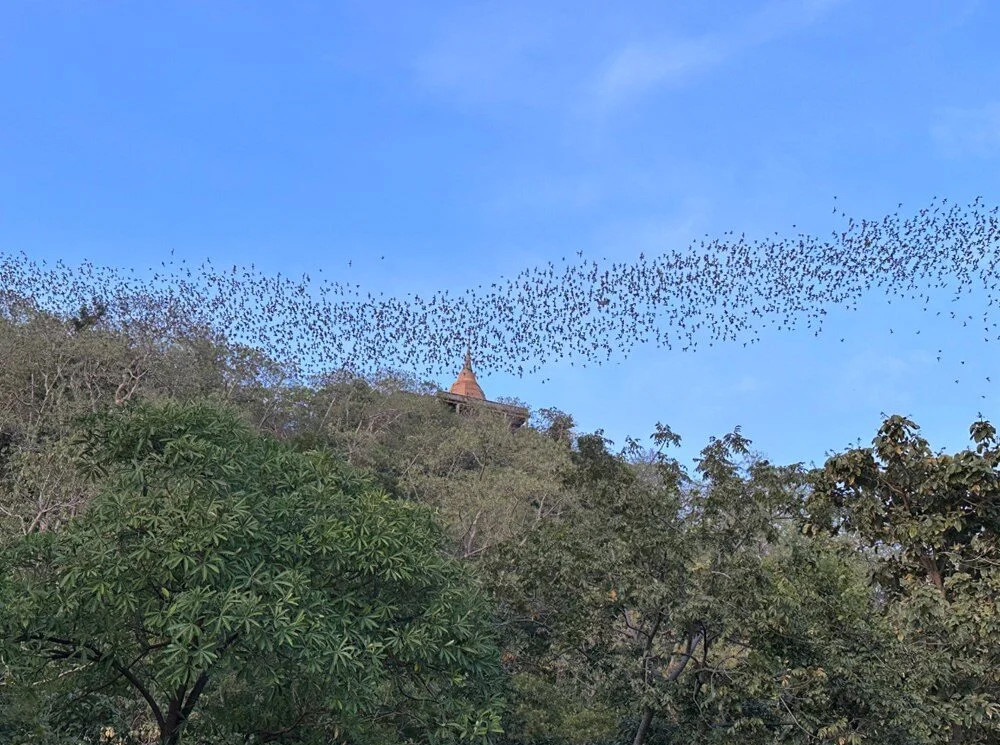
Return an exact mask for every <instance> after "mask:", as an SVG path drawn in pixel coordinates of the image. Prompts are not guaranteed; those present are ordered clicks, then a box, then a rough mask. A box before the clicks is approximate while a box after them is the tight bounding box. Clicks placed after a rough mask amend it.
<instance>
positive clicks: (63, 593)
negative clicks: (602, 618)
mask: <svg viewBox="0 0 1000 745" xmlns="http://www.w3.org/2000/svg"><path fill="white" fill-rule="evenodd" d="M83 444H84V448H83V456H82V462H83V463H84V464H85V467H86V469H87V471H88V473H89V475H90V476H91V477H93V478H95V479H97V480H98V481H99V483H100V484H101V486H100V493H99V495H98V496H97V497H96V498H95V499H94V501H93V502H92V503H91V505H90V507H89V508H88V509H87V510H86V512H85V513H84V514H83V515H81V516H79V517H77V518H75V519H74V520H72V521H71V522H69V523H68V524H67V525H65V526H64V527H63V528H62V529H61V530H59V531H57V532H51V531H49V532H44V533H40V534H31V535H28V536H26V537H24V538H22V539H20V540H19V541H17V542H16V543H14V544H13V545H12V546H11V547H10V549H9V550H8V551H7V552H6V553H5V555H4V563H5V567H4V581H3V585H2V591H0V603H2V606H0V607H2V622H3V631H4V638H5V641H6V643H5V645H4V648H3V661H4V664H5V665H6V666H7V668H8V673H7V675H9V676H10V678H9V680H8V681H6V683H5V685H6V686H11V685H13V684H14V683H15V682H16V683H17V684H20V685H29V686H30V687H31V688H29V690H30V689H32V688H39V687H40V690H43V691H44V690H50V691H51V693H52V696H53V697H59V696H60V695H61V694H60V691H62V690H63V689H64V688H65V685H66V683H68V682H72V690H73V693H72V696H70V698H69V700H68V701H67V706H68V708H69V710H70V711H79V710H81V709H83V708H85V707H90V706H92V705H93V696H95V695H100V696H108V695H111V696H116V697H118V698H119V699H120V700H121V702H122V708H124V709H134V708H135V705H136V704H139V705H140V706H142V708H144V710H145V713H146V717H145V724H146V725H152V726H154V727H155V729H156V730H157V731H158V733H159V735H158V736H159V741H160V742H163V743H174V742H177V741H178V740H179V738H180V734H181V732H182V731H183V732H186V733H189V734H190V738H188V736H187V735H185V737H186V739H192V740H193V741H205V738H206V737H207V736H208V735H209V734H211V735H213V736H217V737H218V738H221V739H220V740H219V741H231V738H232V736H234V735H237V734H239V735H243V736H245V737H249V738H250V740H249V741H250V742H254V741H267V740H268V739H269V738H271V737H272V736H275V737H277V735H278V734H279V733H285V735H287V737H295V738H297V741H308V742H332V741H335V740H337V738H341V739H344V740H346V741H350V742H390V741H391V742H408V741H414V742H416V741H420V742H431V741H434V742H436V741H446V740H451V739H456V738H460V737H471V736H473V735H475V734H476V733H478V734H479V735H480V736H482V735H483V734H485V733H486V732H488V731H490V730H492V729H495V722H494V713H493V709H491V695H492V694H491V690H492V685H493V683H492V673H493V671H494V670H495V667H496V662H495V656H496V649H495V646H494V643H493V641H492V638H491V632H490V628H489V625H488V623H487V620H488V613H487V610H486V608H485V607H484V605H483V599H482V596H481V594H480V593H479V591H478V590H476V589H475V587H474V585H473V584H472V583H471V581H470V579H469V578H468V577H467V575H466V573H465V572H464V570H463V569H462V567H461V566H460V565H459V564H457V563H456V562H455V561H454V560H453V559H450V558H448V557H447V555H446V554H445V552H444V551H443V550H442V542H441V536H440V533H439V531H438V529H437V528H436V525H435V523H434V520H433V518H432V516H431V515H430V514H429V513H428V511H427V510H426V509H424V508H422V507H420V506H418V505H416V504H413V503H410V502H404V501H399V500H395V499H392V498H390V497H389V496H387V495H386V494H385V493H384V492H382V491H379V490H377V489H374V488H372V487H371V486H370V485H369V484H368V483H366V481H365V480H364V479H363V478H362V477H360V476H359V475H357V473H356V472H354V471H352V470H351V469H348V468H346V467H343V466H339V465H338V464H337V463H335V462H333V461H332V460H331V459H330V458H329V457H327V456H323V455H320V454H316V453H299V452H296V451H294V450H292V449H290V448H288V447H286V446H282V445H279V444H278V443H276V442H275V441H273V440H270V439H269V438H265V437H261V436H258V435H255V434H253V433H252V432H251V431H250V430H249V429H248V428H247V427H246V426H245V425H244V424H243V423H242V422H241V421H240V419H239V418H238V417H236V416H234V415H232V414H230V413H227V412H225V411H220V410H218V409H216V408H214V407H209V406H179V405H174V404H167V405H162V406H148V405H143V406H137V407H134V408H132V409H131V410H128V411H119V412H114V413H112V414H108V415H102V416H99V417H96V418H94V419H93V421H92V422H91V423H90V427H89V429H88V432H87V436H86V438H85V441H84V443H83ZM92 724H93V723H91V724H89V725H88V726H91V727H92ZM100 724H101V725H104V724H105V723H104V722H101V723H100ZM86 735H87V732H86V731H84V730H80V731H79V732H78V733H77V736H79V737H85V736H86Z"/></svg>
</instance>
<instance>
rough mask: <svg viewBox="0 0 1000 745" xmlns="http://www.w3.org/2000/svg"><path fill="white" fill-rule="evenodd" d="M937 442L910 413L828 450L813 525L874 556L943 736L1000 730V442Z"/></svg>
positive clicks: (985, 438)
mask: <svg viewBox="0 0 1000 745" xmlns="http://www.w3.org/2000/svg"><path fill="white" fill-rule="evenodd" d="M970 432H971V435H972V439H973V440H974V442H975V449H973V450H964V451H962V452H959V453H956V454H954V455H947V454H944V453H935V452H933V451H932V450H931V448H930V446H929V444H928V443H927V441H926V440H925V439H924V438H923V437H921V436H920V434H919V429H918V428H917V426H916V425H915V424H914V423H913V422H912V421H910V420H909V419H906V418H905V417H901V416H893V417H889V418H888V419H886V420H885V422H884V423H883V424H882V426H881V428H880V429H879V431H878V434H877V435H876V437H875V439H874V441H873V446H872V447H871V448H855V449H852V450H849V451H847V452H845V453H842V454H840V455H837V456H834V457H832V458H830V459H829V460H828V461H827V462H826V465H825V467H824V469H823V470H822V472H820V473H819V474H818V476H817V479H816V489H815V491H814V493H813V495H812V498H811V500H810V503H809V511H810V513H811V515H812V519H813V520H814V521H815V522H814V525H813V530H814V531H818V530H820V529H822V528H826V529H829V530H833V531H839V532H841V533H843V534H845V535H846V536H847V537H848V538H849V540H851V541H853V542H856V544H857V545H858V546H859V547H861V548H862V549H863V550H864V551H865V552H866V554H867V555H868V556H869V557H870V560H871V561H872V564H873V566H874V567H875V569H876V575H875V581H876V587H877V589H878V591H879V593H880V594H882V595H883V596H884V598H885V602H886V608H887V611H888V613H889V614H890V618H891V621H892V623H893V625H894V627H895V630H896V633H897V634H898V636H899V638H900V639H902V640H905V641H906V642H907V643H908V644H909V645H910V646H911V648H912V657H911V659H912V665H911V666H910V670H909V672H908V677H909V678H910V679H911V684H912V685H914V686H917V687H918V689H919V691H920V695H921V697H922V699H923V708H924V709H925V710H926V712H927V713H928V714H929V715H930V716H931V726H932V727H933V734H934V739H935V741H936V742H945V743H948V742H950V743H955V744H956V745H957V744H958V743H962V744H963V745H972V744H973V743H975V744H977V745H986V744H987V743H989V744H993V743H997V742H1000V605H998V603H997V598H1000V468H998V464H1000V444H998V441H997V437H996V430H995V428H994V427H993V426H992V425H991V424H989V423H988V422H985V421H979V422H976V423H975V424H973V425H972V427H971V429H970Z"/></svg>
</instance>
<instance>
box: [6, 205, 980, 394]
mask: <svg viewBox="0 0 1000 745" xmlns="http://www.w3.org/2000/svg"><path fill="white" fill-rule="evenodd" d="M901 207H902V205H900V208H901ZM834 212H835V213H836V214H837V216H838V219H839V220H841V221H842V224H841V225H840V227H839V228H838V229H837V230H835V231H833V232H832V233H831V234H830V235H829V236H826V237H821V236H816V235H809V234H805V233H798V234H795V235H787V236H782V235H779V234H777V233H775V234H773V235H771V236H769V237H766V238H752V237H748V236H746V235H742V234H738V233H735V232H729V233H726V234H723V235H722V236H720V237H717V238H712V239H709V238H705V239H703V240H699V241H695V242H693V243H692V244H691V245H689V246H687V247H686V248H684V249H683V250H670V251H667V252H665V253H662V254H659V255H656V256H647V255H644V254H640V255H639V256H638V258H637V259H636V260H635V261H631V262H612V263H607V262H600V263H599V262H597V261H594V260H590V259H588V258H585V257H584V255H583V253H582V252H568V255H569V257H570V259H569V260H566V259H564V260H563V261H562V262H559V263H551V262H550V263H548V264H546V265H544V266H539V267H534V268H529V269H525V270H524V271H522V272H521V273H520V274H518V275H516V276H513V277H509V278H500V279H498V280H497V281H495V282H493V283H491V284H482V285H479V286H477V287H474V288H468V289H465V290H461V291H455V290H452V289H443V290H439V291H437V292H435V293H433V294H430V295H429V296H418V295H415V294H412V293H411V294H407V295H406V296H400V297H391V296H385V295H383V294H378V293H376V294H372V293H368V292H365V291H364V290H363V289H362V288H361V286H360V285H358V284H356V283H349V282H345V281H330V280H320V281H314V280H313V279H311V278H310V277H309V276H302V277H299V278H293V277H286V276H281V275H280V274H278V275H274V276H270V275H267V274H265V273H263V272H261V271H259V270H257V269H255V268H254V267H253V266H250V267H239V266H233V267H231V268H225V269H223V268H219V267H216V266H215V265H214V264H212V263H211V261H206V262H205V263H203V264H202V265H201V266H198V267H192V266H188V265H187V264H186V263H185V262H176V263H175V262H172V261H171V262H164V263H163V265H162V266H161V267H160V268H159V269H158V270H157V271H153V270H150V271H149V272H147V273H142V272H136V271H135V270H134V269H133V270H125V269H116V268H111V267H100V266H96V265H94V264H93V263H83V264H81V265H77V266H69V265H66V264H65V263H63V262H56V263H55V264H47V263H46V262H44V261H36V260H32V259H31V258H30V257H28V256H26V255H24V254H13V253H8V254H0V311H2V312H5V313H8V314H9V313H14V312H16V308H17V307H18V304H24V303H27V304H29V305H31V306H33V307H37V308H40V309H43V310H48V311H52V312H56V313H60V314H65V315H66V316H67V317H72V316H73V315H74V314H76V313H77V312H78V311H79V309H80V308H81V307H83V308H88V307H93V304H94V303H100V304H101V305H102V306H104V307H106V309H107V315H106V318H107V323H110V324H112V325H115V326H118V327H121V328H128V329H129V330H130V332H131V333H145V334H149V335H152V336H154V337H157V338H164V339H168V338H170V337H171V336H172V335H176V334H185V333H189V332H192V331H198V330H202V331H204V330H209V331H210V332H212V333H214V334H217V335H219V336H220V337H222V338H225V339H227V340H228V341H230V342H231V343H238V344H242V345H246V346H249V347H253V348H256V349H259V350H261V351H262V352H264V353H265V354H267V355H268V356H269V357H270V358H271V359H273V360H275V361H277V362H279V363H281V364H283V365H286V366H287V367H288V369H289V370H292V371H294V374H295V375H298V376H302V377H303V378H306V377H308V376H311V375H314V374H318V373H322V372H328V371H332V370H344V369H346V370H350V371H354V372H358V373H361V374H365V373H370V372H373V371H376V370H386V369H396V370H405V371H409V372H411V373H412V374H414V375H418V376H419V375H424V376H434V375H439V374H441V373H443V372H447V373H449V374H451V373H453V372H454V368H455V365H456V361H457V360H461V359H462V356H463V355H464V353H465V351H466V349H467V348H470V349H471V350H472V354H473V358H474V360H475V364H476V368H477V370H480V371H487V372H489V371H496V372H504V373H511V374H515V375H522V376H523V375H534V374H536V373H538V372H539V371H540V370H542V369H543V368H545V366H546V365H549V364H550V363H553V362H558V361H560V360H568V361H570V362H572V363H573V364H575V365H583V366H586V365H592V364H602V363H606V362H609V361H612V360H617V359H623V358H625V357H627V356H628V354H629V353H630V352H631V351H632V350H633V349H635V348H636V347H637V346H638V345H647V344H652V345H656V346H657V347H662V348H666V349H672V350H677V351H685V352H686V351H691V350H694V349H697V348H698V347H699V346H701V345H711V344H719V343H727V344H742V345H744V346H745V345H747V344H752V343H754V342H755V341H757V340H759V338H760V332H761V331H762V330H763V329H764V328H766V327H768V326H774V327H777V328H779V329H796V328H803V327H804V328H805V329H806V330H808V332H810V333H813V334H819V333H820V332H821V330H822V328H823V323H824V317H825V316H826V314H827V312H828V311H829V310H830V309H831V308H834V307H846V308H853V307H856V304H857V303H858V301H859V300H861V299H862V298H863V297H864V296H865V295H866V294H867V293H870V292H872V291H876V290H881V291H883V292H884V293H886V294H887V295H890V296H898V297H900V298H903V299H906V300H907V301H910V302H913V303H919V304H924V306H925V308H926V306H927V304H928V303H930V302H931V300H932V298H935V299H936V298H939V297H940V296H941V293H942V292H945V293H949V294H950V295H953V296H954V297H956V298H957V297H960V296H962V295H968V296H971V297H975V298H977V299H980V298H981V300H982V313H983V315H982V318H981V319H978V318H974V317H973V316H963V317H961V318H960V319H959V320H961V322H962V323H965V324H969V323H970V322H971V323H975V322H977V321H980V320H981V323H982V327H983V330H984V339H985V340H987V341H990V340H1000V331H998V327H997V322H996V320H994V319H995V314H993V312H992V311H993V306H994V303H995V302H996V301H997V288H998V279H997V269H998V262H1000V250H998V249H1000V215H998V207H997V206H989V205H987V204H986V203H984V202H983V200H981V199H977V200H975V201H973V202H971V203H969V204H958V203H953V202H949V201H948V200H947V199H935V200H934V201H932V202H931V203H930V204H929V205H928V206H927V207H925V208H923V209H920V210H918V211H916V212H914V213H912V214H903V213H902V210H901V209H900V210H899V211H897V212H895V213H893V214H890V215H886V216H884V217H882V218H880V219H874V220H872V219H862V220H855V219H852V218H850V217H848V216H846V215H843V214H842V213H840V212H838V210H837V209H836V208H834Z"/></svg>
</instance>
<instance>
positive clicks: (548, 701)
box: [0, 298, 1000, 745]
mask: <svg viewBox="0 0 1000 745" xmlns="http://www.w3.org/2000/svg"><path fill="white" fill-rule="evenodd" d="M435 390H436V389H435V386H433V385H432V384H428V383H423V382H421V381H419V380H414V379H408V378H406V377H405V376H391V375H385V376H381V377H378V378H366V377H360V376H358V375H355V374H351V373H348V372H343V373H335V374H327V375H325V376H322V377H317V378H314V379H309V380H306V381H303V380H302V379H301V377H300V376H297V375H292V374H290V373H289V371H288V370H286V369H284V368H283V365H282V364H280V363H279V362H277V361H274V360H270V359H268V358H266V357H265V356H264V355H263V354H261V353H260V352H258V351H255V350H252V349H249V348H246V347H241V346H239V345H234V344H231V343H228V342H227V341H226V339H225V338H223V337H222V336H220V335H217V334H214V333H213V332H211V331H210V330H207V329H199V328H190V327H188V326H186V325H184V324H178V325H176V326H175V327H171V326H170V325H169V324H167V325H165V326H164V327H163V328H161V329H158V330H156V331H155V332H154V331H151V330H150V329H149V328H143V329H138V328H130V327H128V326H125V325H122V324H120V323H117V322H116V320H115V318H114V317H113V314H112V313H110V312H109V310H108V308H107V307H106V306H105V305H104V304H103V303H102V302H100V301H99V300H97V301H95V302H93V303H91V304H90V305H88V306H86V307H84V308H81V309H80V310H79V312H78V313H76V314H75V315H74V316H63V315H59V314H53V313H49V312H47V311H45V310H43V309H42V308H40V307H38V306H36V305H34V304H33V303H31V302H28V301H25V300H22V299H18V298H8V301H7V302H6V304H5V306H4V308H3V313H2V317H0V528H2V532H0V541H2V543H0V546H2V553H0V562H2V574H0V632H2V637H0V638H2V641H0V743H4V745H7V744H8V743H9V744H10V745H15V744H17V745H20V744H22V743H38V744H39V745H41V744H46V745H56V744H59V745H68V744H69V743H94V744H97V743H116V744H117V743H121V744H122V745H125V744H126V743H129V744H131V743H170V744H174V743H180V742H183V743H205V744H206V745H207V744H208V743H213V744H215V743H219V744H222V743H265V742H276V743H316V744H319V743H335V742H342V743H368V744H370V745H388V744H389V743H425V742H426V743H437V742H441V743H447V742H484V741H485V742H492V743H497V744H498V745H499V744H505V745H515V744H516V745H543V744H544V745H570V744H574V745H584V744H593V745H598V744H601V745H605V744H606V745H611V744H613V743H615V744H617V743H635V745H641V744H642V743H705V744H709V743H718V744H726V745H729V744H735V743H740V744H741V745H742V744H744V743H747V744H760V745H765V744H775V745H776V744H778V743H802V744H803V745H804V744H805V743H837V744H838V745H846V744H848V743H850V744H852V745H856V744H858V743H886V744H889V745H892V744H898V745H904V744H907V745H917V744H922V743H927V744H930V743H953V744H955V745H958V744H959V743H961V744H962V745H974V744H980V745H988V744H990V743H994V744H995V743H1000V672H998V671H1000V603H998V601H997V598H998V597H1000V481H998V476H1000V469H998V461H1000V442H998V439H997V436H996V431H995V430H994V428H993V427H992V426H991V425H990V424H989V423H987V422H976V423H973V424H972V427H971V430H970V434H971V438H972V439H971V443H970V449H969V450H966V451H963V452H960V453H954V454H944V453H940V452H937V451H935V450H934V449H933V448H932V446H931V445H930V444H928V443H927V442H925V441H924V440H923V439H922V438H921V437H920V434H919V430H918V428H917V426H916V425H915V424H914V423H913V422H910V421H908V420H906V419H905V418H902V417H898V416H894V417H890V418H888V419H887V420H886V421H885V423H884V425H883V426H882V428H881V429H880V430H879V431H878V432H877V433H864V432H859V433H858V434H859V435H860V436H862V437H870V436H872V434H874V440H873V445H872V447H866V448H860V449H856V450H851V451H848V452H844V453H841V454H838V455H836V456H834V457H831V458H829V459H828V460H827V461H826V463H825V466H824V467H822V468H820V469H816V470H811V471H810V470H807V469H804V468H802V467H800V466H797V465H776V464H773V463H770V462H768V461H767V460H765V459H763V457H762V456H760V455H759V454H757V453H756V452H755V451H754V450H753V447H752V443H751V441H750V440H749V439H748V435H752V433H748V434H744V433H742V432H741V431H739V430H736V431H733V432H730V433H719V436H718V437H717V438H715V439H712V440H711V441H710V442H708V443H705V447H704V450H703V451H702V456H701V458H700V460H699V461H698V463H697V467H696V468H694V469H692V470H689V469H686V468H684V467H682V465H681V464H680V463H678V462H677V461H676V460H675V459H673V458H672V457H671V451H670V447H671V445H673V444H675V443H676V442H677V439H678V438H677V435H675V434H674V433H673V432H672V431H671V430H670V428H669V427H668V426H666V425H660V426H658V427H657V430H656V432H654V433H653V439H652V442H653V443H654V444H655V447H654V449H652V450H650V449H647V448H645V447H643V446H642V445H641V444H640V442H639V441H629V442H628V443H626V445H625V447H624V448H623V449H620V450H619V449H617V448H616V447H614V446H613V445H612V444H611V443H609V442H608V441H607V440H605V439H604V438H603V437H602V436H601V434H600V433H581V432H578V431H576V430H575V428H574V424H573V420H572V417H571V416H570V415H568V414H566V413H564V412H560V411H556V410H548V409H536V410H534V411H533V412H532V416H531V420H530V422H529V425H527V426H524V427H521V428H516V429H515V428H512V427H511V426H510V423H509V421H508V420H507V419H506V418H504V417H503V416H502V415H500V414H497V413H496V412H493V411H490V410H488V409H485V408H483V409H476V408H475V407H473V408H472V409H471V410H468V411H464V412H462V413H456V412H455V411H454V410H453V409H452V408H450V407H448V406H446V405H444V404H443V403H442V402H441V401H440V400H439V399H438V398H437V397H436V396H434V395H433V393H434V392H435ZM529 403H536V402H529ZM636 434H637V435H645V434H646V433H636Z"/></svg>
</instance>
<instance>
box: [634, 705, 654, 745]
mask: <svg viewBox="0 0 1000 745" xmlns="http://www.w3.org/2000/svg"><path fill="white" fill-rule="evenodd" d="M652 721H653V707H652V706H647V707H646V708H645V709H643V712H642V720H641V721H640V722H639V729H637V730H636V731H635V739H634V740H632V745H642V744H643V743H644V742H645V741H646V733H648V732H649V725H650V723H651V722H652Z"/></svg>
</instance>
